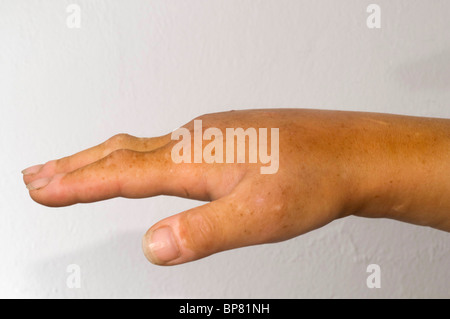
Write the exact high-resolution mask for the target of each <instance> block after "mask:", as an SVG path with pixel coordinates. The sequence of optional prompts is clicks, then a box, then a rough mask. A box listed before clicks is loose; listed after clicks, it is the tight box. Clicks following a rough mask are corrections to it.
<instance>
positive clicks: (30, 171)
mask: <svg viewBox="0 0 450 319" xmlns="http://www.w3.org/2000/svg"><path fill="white" fill-rule="evenodd" d="M42 166H44V165H43V164H39V165H34V166H31V167H28V168H25V169H24V170H23V171H22V174H23V175H30V174H36V173H37V172H39V171H40V170H41V168H42Z"/></svg>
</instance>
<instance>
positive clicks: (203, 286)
mask: <svg viewBox="0 0 450 319" xmlns="http://www.w3.org/2000/svg"><path fill="white" fill-rule="evenodd" d="M143 234H144V233H143V232H141V231H135V232H131V231H130V232H126V233H122V234H112V235H111V237H110V239H109V240H105V241H102V242H99V243H96V244H93V245H91V246H88V247H85V248H82V249H79V250H74V251H70V252H68V253H67V254H61V255H56V256H49V257H47V258H43V260H42V261H39V262H36V263H34V264H28V265H26V266H24V267H25V268H24V269H23V271H22V273H23V276H24V277H25V278H24V279H25V281H26V283H27V287H26V289H25V291H23V295H22V296H23V297H27V298H185V297H186V296H189V297H192V298H201V297H202V298H205V297H208V296H209V297H212V298H217V297H221V296H223V295H224V292H223V291H222V289H217V285H223V284H224V283H230V284H234V285H237V284H238V282H236V280H238V279H239V274H240V275H242V273H244V276H245V270H243V269H245V267H246V266H249V265H250V266H249V268H248V271H249V272H254V270H253V269H254V268H255V265H252V263H251V261H250V260H251V256H252V255H258V252H257V250H256V251H255V252H253V253H250V254H249V253H248V252H247V251H246V250H245V249H242V251H241V254H242V256H240V258H237V261H236V262H233V263H226V261H227V260H228V259H229V257H228V254H227V253H226V252H225V253H222V254H218V255H216V257H215V258H205V259H202V260H200V261H197V262H193V263H187V264H184V265H178V266H175V267H161V266H156V265H153V264H151V263H150V262H148V261H147V259H146V258H145V256H144V254H143V252H142V246H141V242H142V236H143ZM70 265H76V267H79V270H80V271H79V274H80V286H81V287H80V288H79V289H78V288H73V287H72V288H71V287H69V286H70V284H71V283H72V284H73V281H72V280H70V281H69V285H68V284H67V281H68V278H69V277H70V278H73V277H71V276H72V275H73V274H74V272H73V271H71V272H68V266H70ZM217 269H220V270H221V271H220V272H218V271H217ZM69 270H70V269H69ZM266 270H267V272H269V269H266ZM244 295H245V294H244ZM245 296H246V295H245ZM246 297H248V296H246Z"/></svg>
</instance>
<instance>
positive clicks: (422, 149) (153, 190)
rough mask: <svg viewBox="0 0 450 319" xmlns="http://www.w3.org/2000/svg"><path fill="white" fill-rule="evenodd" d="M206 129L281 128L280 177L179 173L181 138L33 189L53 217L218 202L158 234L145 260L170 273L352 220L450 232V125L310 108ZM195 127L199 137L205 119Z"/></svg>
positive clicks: (131, 143) (134, 148)
mask: <svg viewBox="0 0 450 319" xmlns="http://www.w3.org/2000/svg"><path fill="white" fill-rule="evenodd" d="M197 119H201V120H202V125H203V130H205V129H207V128H208V127H215V128H219V129H221V130H222V132H225V131H226V128H239V127H241V128H244V129H246V128H250V127H253V128H256V129H258V128H268V129H269V131H270V128H279V159H280V160H279V169H278V171H277V173H275V174H269V175H264V174H261V172H260V167H261V166H262V165H263V164H262V163H257V164H252V163H248V161H246V163H235V164H231V163H229V164H227V163H220V164H218V163H212V164H209V163H205V162H203V163H180V164H176V163H174V162H173V160H172V158H171V151H172V147H173V146H174V145H175V144H176V143H178V141H174V140H172V139H171V134H167V135H165V136H161V137H154V138H137V137H133V136H130V135H127V134H118V135H116V136H113V137H112V138H110V139H109V140H107V141H106V142H104V143H102V144H100V145H98V146H95V147H92V148H90V149H87V150H84V151H81V152H79V153H76V154H74V155H72V156H68V157H64V158H61V159H59V160H53V161H49V162H47V163H46V164H44V165H37V166H34V167H31V168H29V169H27V170H24V172H23V173H24V182H25V183H26V184H27V185H28V188H29V189H30V196H31V197H32V199H33V200H35V201H36V202H38V203H40V204H43V205H47V206H52V207H55V206H67V205H72V204H75V203H89V202H94V201H100V200H105V199H109V198H113V197H118V196H121V197H126V198H143V197H150V196H157V195H173V196H180V197H185V198H191V199H197V200H204V201H208V203H206V204H205V205H203V206H200V207H197V208H193V209H190V210H188V211H185V212H182V213H180V214H177V215H173V216H170V217H168V218H165V219H163V220H161V221H159V222H158V223H156V224H155V225H153V226H152V227H151V228H150V229H149V231H148V232H147V234H146V235H145V236H144V239H143V249H144V253H145V255H146V256H147V258H148V259H149V260H150V261H151V262H153V263H155V264H159V265H176V264H181V263H185V262H188V261H192V260H196V259H199V258H203V257H205V256H208V255H211V254H213V253H216V252H219V251H223V250H228V249H232V248H238V247H243V246H248V245H256V244H263V243H269V242H277V241H282V240H286V239H289V238H293V237H295V236H299V235H301V234H304V233H306V232H309V231H311V230H314V229H317V228H319V227H322V226H324V225H326V224H328V223H329V222H331V221H333V220H335V219H338V218H342V217H346V216H349V215H356V216H363V217H374V218H375V217H376V218H392V219H396V220H400V221H403V222H407V223H412V224H416V225H422V226H429V227H433V228H437V229H440V230H443V231H447V232H449V231H450V120H449V119H437V118H422V117H410V116H400V115H390V114H378V113H362V112H345V111H322V110H307V109H273V110H267V109H266V110H243V111H230V112H224V113H214V114H207V115H203V116H200V117H198V118H197ZM185 127H186V128H188V129H190V130H191V131H193V121H191V122H189V123H188V124H186V125H185ZM204 144H206V143H204ZM269 150H270V148H269Z"/></svg>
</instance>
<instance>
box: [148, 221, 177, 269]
mask: <svg viewBox="0 0 450 319" xmlns="http://www.w3.org/2000/svg"><path fill="white" fill-rule="evenodd" d="M148 248H149V250H150V256H149V257H150V260H151V262H152V263H155V264H158V263H161V262H163V263H165V262H169V261H171V260H174V259H175V258H177V257H178V256H180V251H179V250H178V246H177V243H176V241H175V238H174V236H173V232H172V228H171V227H169V226H163V227H161V228H158V229H156V230H154V231H153V233H152V234H151V235H150V244H149V245H148Z"/></svg>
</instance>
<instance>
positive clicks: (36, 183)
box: [27, 177, 51, 191]
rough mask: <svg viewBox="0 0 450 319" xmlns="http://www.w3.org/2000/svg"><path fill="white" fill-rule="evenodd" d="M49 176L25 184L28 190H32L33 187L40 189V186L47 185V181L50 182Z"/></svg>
mask: <svg viewBox="0 0 450 319" xmlns="http://www.w3.org/2000/svg"><path fill="white" fill-rule="evenodd" d="M50 180H51V178H49V177H44V178H39V179H37V180H35V181H33V182H31V183H29V184H28V185H27V188H28V190H30V191H33V190H35V189H40V188H42V187H45V186H47V184H48V183H50Z"/></svg>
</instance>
